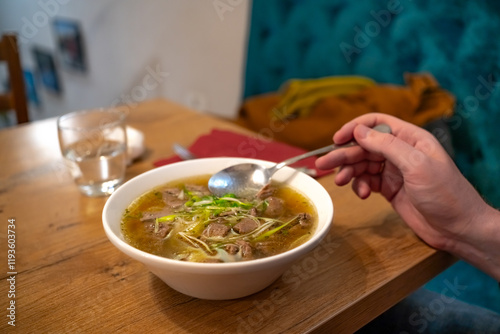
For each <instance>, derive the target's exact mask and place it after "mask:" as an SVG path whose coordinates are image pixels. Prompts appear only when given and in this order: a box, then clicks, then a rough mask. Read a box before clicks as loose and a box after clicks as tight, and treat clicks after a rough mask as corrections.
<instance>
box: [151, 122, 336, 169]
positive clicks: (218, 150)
mask: <svg viewBox="0 0 500 334" xmlns="http://www.w3.org/2000/svg"><path fill="white" fill-rule="evenodd" d="M189 150H190V151H191V152H192V153H193V154H194V155H195V156H196V157H197V158H209V157H243V158H253V159H261V160H267V161H274V162H281V161H283V160H286V159H288V158H291V157H294V156H297V155H300V154H302V153H305V152H306V151H305V150H304V149H301V148H298V147H295V146H291V145H288V144H285V143H281V142H277V141H273V140H267V139H265V138H263V139H260V138H254V137H249V136H245V135H242V134H239V133H235V132H231V131H226V130H219V129H214V130H212V131H211V132H210V133H209V134H207V135H203V136H200V137H199V138H198V139H197V140H196V141H195V142H194V143H193V144H192V145H191V146H190V147H189ZM181 160H182V159H181V158H179V157H178V156H177V155H175V156H172V157H169V158H165V159H160V160H157V161H155V162H153V164H154V166H155V167H159V166H163V165H167V164H171V163H174V162H179V161H181ZM315 161H316V157H309V158H307V159H304V160H301V161H299V162H297V163H295V164H293V165H291V166H292V167H294V168H306V169H308V170H309V172H310V173H309V175H311V176H313V177H320V176H323V175H326V174H329V173H331V172H332V171H324V170H319V169H317V168H316V167H315V165H314V163H315Z"/></svg>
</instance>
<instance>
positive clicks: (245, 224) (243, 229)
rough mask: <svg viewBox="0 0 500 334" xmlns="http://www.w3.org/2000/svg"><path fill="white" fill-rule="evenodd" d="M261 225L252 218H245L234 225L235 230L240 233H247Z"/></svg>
mask: <svg viewBox="0 0 500 334" xmlns="http://www.w3.org/2000/svg"><path fill="white" fill-rule="evenodd" d="M257 227H259V223H258V222H256V221H255V220H254V219H252V218H243V219H242V220H240V221H239V222H238V223H237V224H236V225H234V226H233V231H235V232H237V233H239V234H247V233H250V232H252V231H253V230H255V229H256V228H257Z"/></svg>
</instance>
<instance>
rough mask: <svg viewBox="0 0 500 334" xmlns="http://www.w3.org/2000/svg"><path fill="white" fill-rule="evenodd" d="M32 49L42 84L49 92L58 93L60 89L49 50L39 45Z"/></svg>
mask: <svg viewBox="0 0 500 334" xmlns="http://www.w3.org/2000/svg"><path fill="white" fill-rule="evenodd" d="M32 51H33V57H34V59H35V63H36V66H37V72H38V76H39V78H40V80H41V82H42V85H43V86H44V87H45V88H47V89H48V90H50V91H51V92H53V93H56V94H60V93H61V91H62V89H61V83H60V81H59V75H58V73H57V68H56V64H55V62H54V57H53V56H52V54H51V53H50V52H48V51H46V50H44V49H41V48H39V47H34V48H33V49H32Z"/></svg>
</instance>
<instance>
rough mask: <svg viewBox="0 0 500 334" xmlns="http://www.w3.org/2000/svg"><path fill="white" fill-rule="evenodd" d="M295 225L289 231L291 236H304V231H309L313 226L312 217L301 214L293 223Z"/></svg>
mask: <svg viewBox="0 0 500 334" xmlns="http://www.w3.org/2000/svg"><path fill="white" fill-rule="evenodd" d="M292 224H294V225H293V226H292V227H290V229H289V230H288V233H289V234H290V235H295V234H303V233H304V231H303V230H304V229H307V228H309V227H310V226H311V224H312V217H311V215H310V214H308V213H305V212H304V213H300V214H299V215H298V217H297V219H296V220H295V221H294V222H293V223H292Z"/></svg>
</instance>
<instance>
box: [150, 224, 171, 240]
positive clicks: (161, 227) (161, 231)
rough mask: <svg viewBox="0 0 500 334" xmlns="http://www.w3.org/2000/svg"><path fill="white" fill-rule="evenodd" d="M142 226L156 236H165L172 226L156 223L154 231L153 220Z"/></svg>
mask: <svg viewBox="0 0 500 334" xmlns="http://www.w3.org/2000/svg"><path fill="white" fill-rule="evenodd" d="M144 228H145V229H146V230H147V231H148V232H149V233H151V234H154V235H155V236H157V237H158V238H162V239H163V238H165V237H166V236H167V235H168V233H169V232H170V231H171V230H172V226H170V225H169V224H162V223H160V224H159V225H158V230H157V231H156V232H155V223H154V222H148V223H146V224H144Z"/></svg>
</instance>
